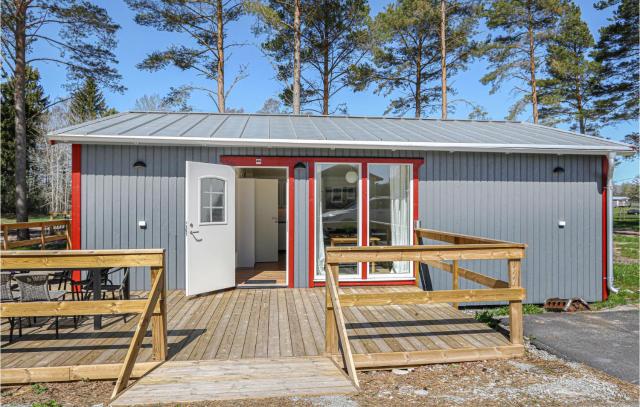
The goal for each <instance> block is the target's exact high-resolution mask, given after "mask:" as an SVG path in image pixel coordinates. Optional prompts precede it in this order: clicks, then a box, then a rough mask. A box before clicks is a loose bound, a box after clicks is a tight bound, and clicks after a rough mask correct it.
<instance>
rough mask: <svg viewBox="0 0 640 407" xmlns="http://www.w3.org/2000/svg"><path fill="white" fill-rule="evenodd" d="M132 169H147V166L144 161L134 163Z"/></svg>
mask: <svg viewBox="0 0 640 407" xmlns="http://www.w3.org/2000/svg"><path fill="white" fill-rule="evenodd" d="M133 168H147V164H145V163H144V161H136V162H135V163H133Z"/></svg>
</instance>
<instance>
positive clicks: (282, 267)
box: [236, 251, 287, 287]
mask: <svg viewBox="0 0 640 407" xmlns="http://www.w3.org/2000/svg"><path fill="white" fill-rule="evenodd" d="M286 273H287V259H286V252H285V251H280V252H278V261H277V262H268V263H256V264H255V266H254V267H239V268H237V269H236V285H237V286H238V287H243V286H244V287H256V286H261V287H263V286H267V287H268V286H276V285H278V286H283V285H286V284H287V276H286Z"/></svg>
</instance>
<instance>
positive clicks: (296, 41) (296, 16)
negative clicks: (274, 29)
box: [293, 0, 300, 114]
mask: <svg viewBox="0 0 640 407" xmlns="http://www.w3.org/2000/svg"><path fill="white" fill-rule="evenodd" d="M293 4H294V6H293V7H294V9H293V114H300V0H294V2H293Z"/></svg>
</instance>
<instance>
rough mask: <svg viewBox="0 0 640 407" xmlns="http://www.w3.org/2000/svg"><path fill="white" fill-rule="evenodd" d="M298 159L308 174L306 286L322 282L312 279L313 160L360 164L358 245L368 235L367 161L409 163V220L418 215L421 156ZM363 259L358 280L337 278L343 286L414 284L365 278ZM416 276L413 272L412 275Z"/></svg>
mask: <svg viewBox="0 0 640 407" xmlns="http://www.w3.org/2000/svg"><path fill="white" fill-rule="evenodd" d="M299 161H305V162H307V163H308V167H309V168H308V175H309V287H322V286H324V282H322V281H315V264H316V262H315V260H316V259H315V251H316V231H315V229H316V218H315V210H316V207H315V191H316V180H315V164H316V163H323V164H325V163H328V164H331V163H336V164H342V163H344V164H359V165H360V172H361V175H360V177H361V178H360V179H361V180H362V187H361V188H360V201H361V204H362V207H361V211H362V212H361V213H362V216H361V217H360V218H361V219H360V222H361V225H360V230H361V233H362V236H364V237H365V238H364V239H362V245H363V246H368V245H369V239H368V238H367V236H369V224H368V223H369V222H368V220H369V217H368V216H367V211H368V208H369V182H368V181H369V180H368V177H369V168H368V164H412V168H413V174H412V179H411V181H412V186H413V220H414V221H416V220H418V218H419V205H418V204H419V196H420V193H419V189H418V181H419V174H420V166H422V164H424V159H422V158H359V157H351V158H350V157H312V158H306V159H305V158H302V159H300V160H299ZM368 266H369V265H368V264H367V263H364V264H363V267H362V280H360V281H344V282H340V285H343V286H358V285H409V284H414V283H415V280H414V279H410V280H389V281H385V280H367V277H368V269H369V267H368ZM415 277H416V276H414V278H415Z"/></svg>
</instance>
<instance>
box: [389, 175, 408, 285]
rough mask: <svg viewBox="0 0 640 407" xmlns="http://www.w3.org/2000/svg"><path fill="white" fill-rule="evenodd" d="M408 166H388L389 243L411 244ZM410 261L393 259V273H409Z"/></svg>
mask: <svg viewBox="0 0 640 407" xmlns="http://www.w3.org/2000/svg"><path fill="white" fill-rule="evenodd" d="M409 168H410V167H409V166H408V165H391V166H390V168H389V198H390V200H391V204H390V207H391V245H392V246H408V245H410V244H411V236H410V227H411V223H410V222H411V218H410V213H411V211H410V207H409V182H410V178H409ZM410 268H411V263H410V262H408V261H394V262H393V271H392V272H393V273H398V274H400V273H407V274H408V273H409V271H410Z"/></svg>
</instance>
